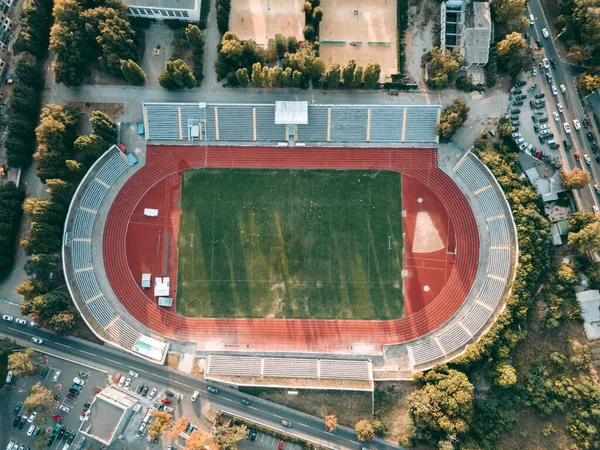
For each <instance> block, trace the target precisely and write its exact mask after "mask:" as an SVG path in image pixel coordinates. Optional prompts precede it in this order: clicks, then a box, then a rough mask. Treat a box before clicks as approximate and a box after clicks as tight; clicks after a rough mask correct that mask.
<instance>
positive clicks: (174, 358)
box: [166, 353, 181, 370]
mask: <svg viewBox="0 0 600 450" xmlns="http://www.w3.org/2000/svg"><path fill="white" fill-rule="evenodd" d="M180 360H181V354H179V353H169V354H168V355H167V363H166V364H167V367H168V368H169V369H173V370H177V368H178V367H179V361H180Z"/></svg>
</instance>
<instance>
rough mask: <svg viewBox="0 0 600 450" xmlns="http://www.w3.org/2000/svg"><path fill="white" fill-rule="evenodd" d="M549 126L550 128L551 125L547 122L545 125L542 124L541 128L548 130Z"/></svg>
mask: <svg viewBox="0 0 600 450" xmlns="http://www.w3.org/2000/svg"><path fill="white" fill-rule="evenodd" d="M549 128H550V125H549V124H547V123H545V124H544V125H540V130H548V129H549ZM544 134H545V133H544Z"/></svg>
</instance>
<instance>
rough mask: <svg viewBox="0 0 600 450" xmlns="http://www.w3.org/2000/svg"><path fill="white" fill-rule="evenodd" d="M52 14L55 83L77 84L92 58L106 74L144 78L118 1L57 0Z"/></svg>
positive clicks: (128, 78) (135, 47) (133, 38)
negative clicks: (83, 0) (81, 0)
mask: <svg viewBox="0 0 600 450" xmlns="http://www.w3.org/2000/svg"><path fill="white" fill-rule="evenodd" d="M53 14H54V25H53V26H52V29H51V34H50V49H51V50H52V51H53V52H55V53H56V58H55V59H54V61H53V62H52V68H53V70H54V78H55V81H56V82H57V83H63V84H65V85H66V86H78V85H80V84H81V83H82V82H83V80H84V79H85V77H86V76H87V75H88V74H89V66H90V64H91V63H92V62H93V61H94V60H97V61H99V63H100V65H101V67H102V68H103V69H104V70H105V71H107V72H108V73H110V74H112V75H114V76H117V77H122V78H125V79H127V80H128V81H130V82H134V84H140V79H145V74H143V71H142V69H141V68H140V67H139V66H138V65H137V63H135V60H136V59H137V44H136V34H135V31H134V29H133V27H132V26H131V23H130V22H129V19H128V18H127V12H126V8H125V6H124V5H123V3H121V2H120V0H106V1H104V2H98V3H94V2H90V3H85V2H79V1H78V0H56V2H55V4H54V9H53ZM140 72H141V73H140ZM142 74H143V75H142ZM132 80H133V81H132Z"/></svg>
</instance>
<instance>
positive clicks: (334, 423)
mask: <svg viewBox="0 0 600 450" xmlns="http://www.w3.org/2000/svg"><path fill="white" fill-rule="evenodd" d="M337 427H338V418H337V417H335V416H334V415H333V414H330V415H328V416H325V429H326V430H327V431H329V432H330V433H333V432H334V431H335V430H337Z"/></svg>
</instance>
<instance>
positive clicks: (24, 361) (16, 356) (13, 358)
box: [8, 348, 37, 376]
mask: <svg viewBox="0 0 600 450" xmlns="http://www.w3.org/2000/svg"><path fill="white" fill-rule="evenodd" d="M34 356H35V352H34V351H33V350H32V349H30V348H26V349H25V350H23V351H21V352H15V353H11V354H10V355H8V370H10V371H12V373H13V375H16V376H26V375H33V374H34V373H35V372H36V370H37V365H36V364H35V363H34V362H33V358H34Z"/></svg>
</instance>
